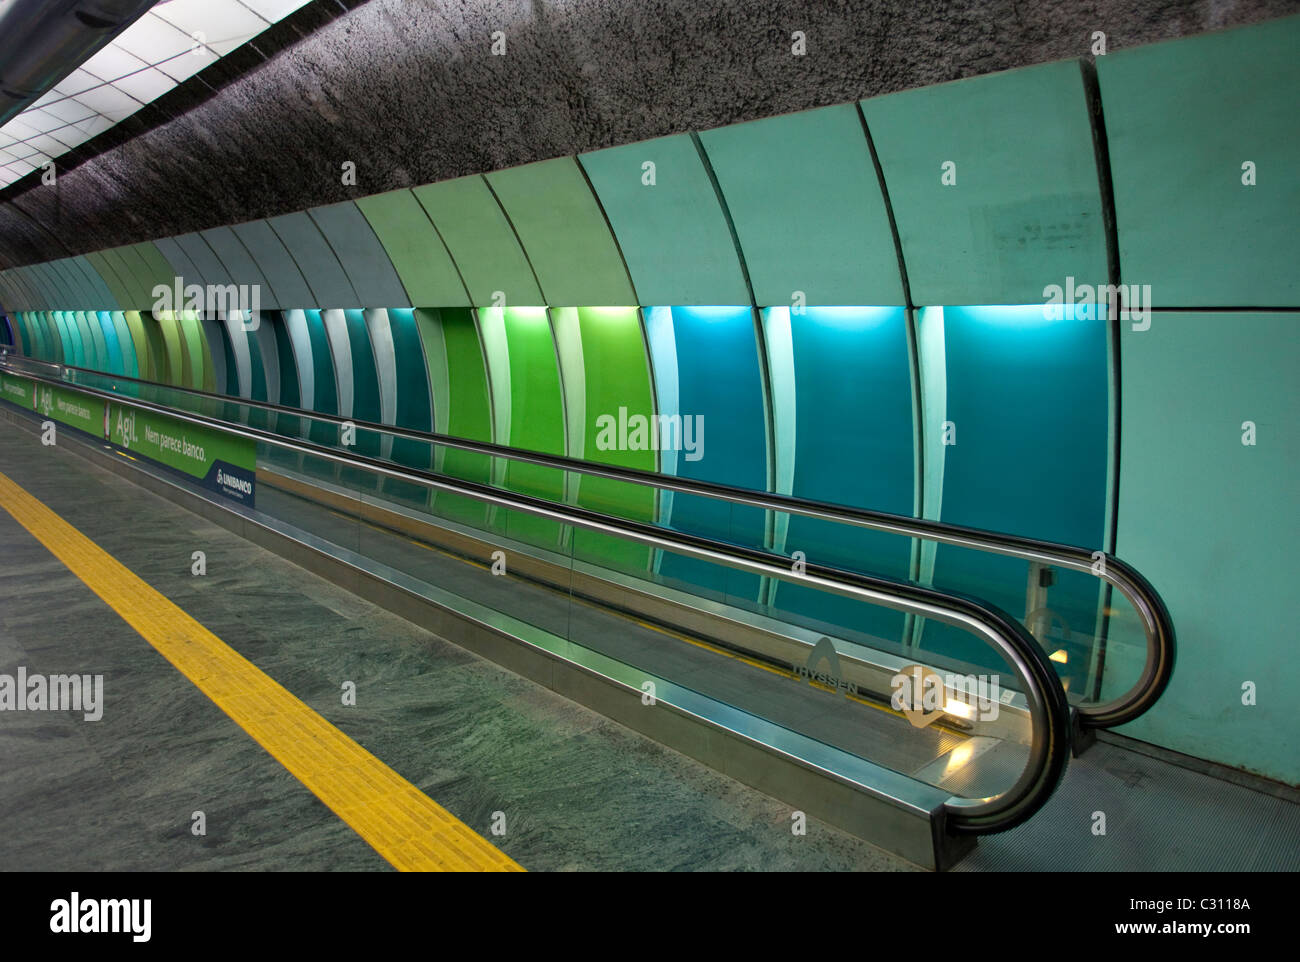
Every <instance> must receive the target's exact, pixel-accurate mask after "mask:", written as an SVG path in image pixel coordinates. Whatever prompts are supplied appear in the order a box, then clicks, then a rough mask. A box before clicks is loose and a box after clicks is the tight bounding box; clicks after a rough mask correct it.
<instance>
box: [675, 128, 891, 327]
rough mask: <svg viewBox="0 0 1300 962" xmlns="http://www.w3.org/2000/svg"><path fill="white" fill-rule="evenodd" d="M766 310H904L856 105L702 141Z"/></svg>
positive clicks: (721, 132) (708, 135)
mask: <svg viewBox="0 0 1300 962" xmlns="http://www.w3.org/2000/svg"><path fill="white" fill-rule="evenodd" d="M700 140H701V141H703V143H704V147H705V150H706V151H707V152H708V155H709V161H710V162H711V163H712V165H713V170H714V173H716V174H717V177H718V184H719V186H720V187H721V189H722V196H723V197H724V198H725V199H726V203H727V209H728V210H729V211H730V212H731V218H732V221H733V222H734V223H735V225H736V234H737V235H738V237H739V238H740V248H741V251H742V253H743V254H744V258H745V265H746V266H747V267H748V268H749V278H750V282H751V283H752V284H753V285H754V299H755V300H756V301H757V302H758V303H759V304H760V305H791V303H792V299H793V296H794V292H795V291H802V292H803V294H804V297H805V299H806V300H805V303H807V304H808V305H842V304H902V303H903V283H902V278H901V277H900V276H899V273H898V252H897V250H895V248H894V238H893V234H892V233H891V231H890V228H889V215H888V214H887V213H886V211H885V202H884V198H883V197H881V194H880V181H879V180H878V179H877V177H876V172H875V167H874V165H873V164H872V161H871V149H870V147H869V146H868V145H867V138H866V135H865V134H864V133H863V131H862V118H861V117H859V116H858V111H857V108H856V107H855V106H854V105H853V104H840V105H838V106H835V107H825V108H823V109H821V110H805V111H803V112H801V113H796V114H785V115H783V116H780V117H771V118H768V119H765V120H755V121H751V122H750V123H745V124H735V125H733V126H730V127H721V128H719V129H717V130H709V131H706V132H704V133H702V134H700Z"/></svg>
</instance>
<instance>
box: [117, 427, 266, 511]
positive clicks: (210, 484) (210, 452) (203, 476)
mask: <svg viewBox="0 0 1300 962" xmlns="http://www.w3.org/2000/svg"><path fill="white" fill-rule="evenodd" d="M108 440H110V441H112V442H113V443H114V444H116V445H117V446H118V447H120V448H123V449H125V450H127V451H130V452H131V453H132V454H137V455H142V456H144V457H146V458H148V459H149V460H150V461H156V462H157V463H158V464H162V465H165V466H166V467H169V468H171V469H172V470H174V471H179V472H181V473H182V474H186V475H189V476H190V477H191V478H194V479H195V480H197V481H198V482H199V483H200V484H201V485H202V486H203V487H204V488H207V489H208V490H209V491H214V492H216V493H217V494H220V495H222V496H224V497H227V498H230V499H232V500H234V501H238V502H239V503H240V504H246V505H248V506H249V507H250V508H251V507H253V505H254V497H255V492H254V487H255V478H256V469H257V445H256V443H255V442H254V441H252V440H251V439H249V438H241V437H235V436H233V435H230V434H226V433H225V432H222V431H216V430H212V429H210V428H205V427H202V426H201V425H197V424H190V423H189V422H187V421H181V420H179V419H178V418H171V417H168V416H167V415H165V414H155V413H154V412H153V411H141V410H139V409H138V408H133V407H128V406H127V405H125V404H118V403H116V402H114V403H112V404H111V405H110V411H109V420H108Z"/></svg>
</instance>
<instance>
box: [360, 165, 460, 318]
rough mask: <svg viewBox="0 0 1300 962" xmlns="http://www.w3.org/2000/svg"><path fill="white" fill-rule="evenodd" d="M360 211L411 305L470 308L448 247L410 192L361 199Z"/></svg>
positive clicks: (375, 195)
mask: <svg viewBox="0 0 1300 962" xmlns="http://www.w3.org/2000/svg"><path fill="white" fill-rule="evenodd" d="M357 207H359V208H360V209H361V213H363V214H364V215H365V216H366V220H368V221H369V222H370V226H371V227H372V228H373V229H374V231H375V234H376V236H378V238H379V242H380V243H381V244H383V245H384V250H386V251H387V252H388V257H389V259H390V260H391V261H392V263H393V267H394V269H396V271H397V274H398V276H399V277H400V278H401V280H402V286H403V287H404V288H405V289H406V294H407V297H408V298H410V302H411V303H412V304H414V305H417V306H431V305H434V304H438V305H443V306H449V307H468V306H469V303H470V301H469V295H468V293H467V292H466V290H465V285H464V284H463V283H462V282H461V279H460V274H459V273H457V271H456V265H455V263H453V262H452V259H451V255H450V254H449V253H447V247H446V245H445V244H443V242H442V238H441V237H439V236H438V232H437V231H436V230H435V229H434V226H433V221H431V220H429V215H428V214H427V213H426V212H425V210H424V208H423V207H421V206H420V202H419V201H418V200H416V199H415V195H414V194H413V193H411V191H409V190H406V189H402V190H393V191H389V192H388V193H385V194H372V195H371V196H369V197H359V198H357Z"/></svg>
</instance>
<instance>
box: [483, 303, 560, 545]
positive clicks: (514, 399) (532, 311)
mask: <svg viewBox="0 0 1300 962" xmlns="http://www.w3.org/2000/svg"><path fill="white" fill-rule="evenodd" d="M493 314H496V315H498V316H500V318H501V320H502V322H503V323H504V328H505V341H506V345H507V348H508V358H509V381H508V383H509V389H510V394H509V397H508V398H505V399H503V398H501V397H499V396H495V395H494V397H493V405H494V406H496V407H497V408H498V413H497V416H498V418H500V416H501V413H503V412H501V411H500V406H501V405H502V404H503V403H504V404H507V405H508V412H509V421H508V424H509V436H508V437H507V438H506V440H505V443H506V444H508V445H510V446H511V447H515V448H522V449H524V450H527V451H541V452H543V453H545V454H561V455H562V454H564V453H565V447H564V401H563V398H562V396H561V392H560V371H559V367H558V364H557V362H556V355H555V342H554V340H553V339H552V337H551V325H550V321H549V319H548V318H547V314H546V308H544V307H514V308H506V309H505V310H503V311H496V310H495V309H492V308H488V309H485V310H484V311H483V312H482V315H483V316H484V324H485V325H486V324H488V323H491V322H492V320H493V318H492V315H493ZM488 356H489V358H490V359H492V360H493V361H495V360H496V359H495V358H493V356H492V355H491V354H489V355H488ZM498 423H501V422H500V421H498ZM505 483H506V487H508V488H510V489H511V490H512V491H519V492H522V493H524V494H531V495H535V496H537V497H541V498H547V499H549V500H552V501H561V500H563V498H564V477H563V473H562V472H560V471H556V470H554V469H552V468H545V467H541V466H539V465H532V464H522V463H519V462H515V461H512V462H510V463H509V464H508V466H507V467H506V472H505ZM506 535H507V536H508V537H511V538H515V539H518V540H520V541H525V542H528V543H530V544H536V545H541V546H543V547H547V548H556V547H558V546H559V543H560V526H559V525H558V524H556V523H555V522H552V521H545V520H542V519H539V518H533V517H530V516H528V515H524V514H520V513H517V512H511V513H509V516H508V518H507V520H506Z"/></svg>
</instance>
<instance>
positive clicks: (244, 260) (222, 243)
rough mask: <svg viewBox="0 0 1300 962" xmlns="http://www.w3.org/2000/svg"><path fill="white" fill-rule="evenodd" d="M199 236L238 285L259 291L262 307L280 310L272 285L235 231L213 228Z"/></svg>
mask: <svg viewBox="0 0 1300 962" xmlns="http://www.w3.org/2000/svg"><path fill="white" fill-rule="evenodd" d="M199 235H200V236H201V237H202V238H203V239H204V240H205V241H207V244H208V247H209V248H211V250H212V253H214V254H215V255H216V256H217V258H218V259H219V260H220V261H221V263H222V265H223V266H224V267H225V268H226V271H227V272H228V273H229V274H230V277H231V278H232V279H233V280H234V282H235V283H236V284H246V285H248V286H250V287H256V288H257V289H258V292H259V293H258V303H259V305H260V307H262V308H270V309H272V310H275V309H278V308H279V306H280V303H279V301H278V300H277V299H276V297H275V293H274V292H273V291H272V289H271V285H270V284H268V283H267V282H266V277H265V276H264V275H263V274H262V270H261V268H259V267H258V266H257V261H255V260H253V257H252V255H251V254H249V253H248V248H246V247H245V246H244V244H243V242H242V241H241V240H240V239H239V237H238V236H236V234H235V232H234V231H233V230H231V229H230V228H229V227H213V228H211V229H209V230H203V231H199Z"/></svg>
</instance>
